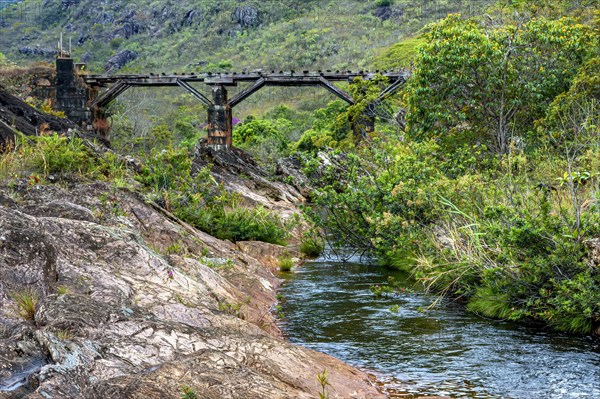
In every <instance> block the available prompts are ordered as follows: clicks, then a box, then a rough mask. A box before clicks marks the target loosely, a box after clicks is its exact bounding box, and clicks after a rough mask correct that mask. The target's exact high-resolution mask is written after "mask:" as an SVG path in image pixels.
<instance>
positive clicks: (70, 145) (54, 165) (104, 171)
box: [0, 131, 124, 184]
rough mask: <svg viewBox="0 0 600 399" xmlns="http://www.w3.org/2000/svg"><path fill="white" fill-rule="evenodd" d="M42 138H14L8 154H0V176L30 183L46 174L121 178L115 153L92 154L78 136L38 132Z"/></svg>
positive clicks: (122, 171)
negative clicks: (23, 179) (23, 178)
mask: <svg viewBox="0 0 600 399" xmlns="http://www.w3.org/2000/svg"><path fill="white" fill-rule="evenodd" d="M41 134H42V135H40V136H35V137H26V136H23V135H17V137H16V141H15V143H14V144H13V148H12V151H6V152H4V153H2V154H0V161H1V162H0V176H2V177H3V178H8V177H12V178H19V177H27V178H28V179H29V182H30V184H36V183H39V182H40V181H41V180H43V179H46V178H48V177H49V176H50V175H55V177H57V176H61V175H65V174H79V175H85V176H87V177H89V178H102V179H114V178H120V177H123V175H124V167H123V165H122V164H121V163H120V162H119V160H118V159H117V157H116V156H115V154H113V153H110V152H108V153H106V154H105V155H104V156H103V157H98V156H96V155H94V154H93V153H92V152H91V150H90V149H89V148H88V147H86V145H85V143H84V141H83V140H82V139H80V138H78V137H66V136H61V135H58V134H57V133H53V132H48V131H42V132H41Z"/></svg>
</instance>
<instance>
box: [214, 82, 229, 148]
mask: <svg viewBox="0 0 600 399" xmlns="http://www.w3.org/2000/svg"><path fill="white" fill-rule="evenodd" d="M212 100H213V105H211V106H210V107H209V108H208V145H209V146H210V147H212V148H213V149H215V150H227V149H228V148H230V147H231V146H232V144H233V143H232V119H233V117H232V113H231V105H229V104H228V103H227V90H226V89H225V86H223V85H219V84H215V85H212Z"/></svg>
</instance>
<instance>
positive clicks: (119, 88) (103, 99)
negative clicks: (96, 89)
mask: <svg viewBox="0 0 600 399" xmlns="http://www.w3.org/2000/svg"><path fill="white" fill-rule="evenodd" d="M128 88H129V84H128V83H127V82H126V81H124V80H119V81H118V82H117V83H115V85H114V86H112V87H111V88H110V89H108V90H107V91H105V92H104V93H102V94H101V95H100V96H98V98H96V99H95V100H94V101H93V102H92V103H91V104H90V107H92V108H93V107H100V108H102V107H105V106H106V105H108V104H109V103H110V102H111V101H113V100H114V99H115V98H117V97H118V96H120V95H121V94H123V92H124V91H125V90H127V89H128Z"/></svg>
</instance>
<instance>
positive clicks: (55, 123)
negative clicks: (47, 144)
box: [0, 87, 77, 148]
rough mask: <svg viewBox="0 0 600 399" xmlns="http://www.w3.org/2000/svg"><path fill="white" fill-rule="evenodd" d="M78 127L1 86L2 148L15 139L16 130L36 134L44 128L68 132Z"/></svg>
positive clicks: (0, 125)
mask: <svg viewBox="0 0 600 399" xmlns="http://www.w3.org/2000/svg"><path fill="white" fill-rule="evenodd" d="M76 127H77V126H76V125H75V124H74V123H73V122H71V121H70V120H68V119H61V118H57V117H55V116H52V115H48V114H44V113H42V112H39V111H38V110H36V109H35V108H33V107H32V106H30V105H29V104H27V103H25V102H24V101H21V100H19V99H18V98H17V97H15V96H12V95H10V94H8V93H7V92H6V91H4V90H3V89H2V88H1V87H0V148H2V147H3V146H4V145H6V144H7V143H8V142H10V141H12V140H13V139H14V135H15V130H18V131H20V132H21V133H23V134H25V135H28V136H35V135H38V134H40V132H41V131H42V130H48V131H55V132H59V133H66V132H68V131H69V129H75V128H76Z"/></svg>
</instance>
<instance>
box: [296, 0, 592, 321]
mask: <svg viewBox="0 0 600 399" xmlns="http://www.w3.org/2000/svg"><path fill="white" fill-rule="evenodd" d="M517 8H518V9H519V11H520V12H521V13H522V14H513V15H514V16H515V18H504V19H502V20H496V19H495V14H492V16H491V17H489V18H488V21H487V22H486V21H484V22H482V21H480V20H476V19H473V20H470V19H464V18H459V17H457V16H449V17H447V18H445V19H444V20H442V21H440V22H439V23H436V24H433V25H431V26H429V27H428V28H426V29H425V33H424V35H423V36H422V37H421V38H422V40H424V41H425V42H424V43H423V44H422V45H420V46H419V47H418V51H417V56H416V59H415V60H414V73H413V75H412V77H411V78H410V80H409V82H408V84H407V86H406V88H405V90H404V92H403V94H402V96H401V98H400V99H398V100H397V101H398V103H397V105H406V110H407V114H406V118H405V120H406V122H407V123H406V128H405V129H404V130H402V131H400V132H399V134H398V133H397V132H396V133H394V129H396V128H397V127H393V126H390V125H389V122H388V121H386V120H385V119H383V118H378V125H377V129H376V132H375V133H374V134H372V135H371V136H370V137H362V140H363V141H360V142H357V141H356V140H354V141H353V145H352V146H341V145H339V144H338V143H339V142H338V143H334V145H332V146H331V147H333V150H330V151H329V152H328V153H327V154H326V156H325V158H324V157H323V155H321V156H320V157H314V156H312V155H311V154H314V150H315V148H314V147H307V146H305V147H300V146H296V150H297V151H302V152H303V154H304V156H305V158H303V159H304V160H305V165H306V171H307V173H308V174H309V175H310V176H312V184H313V185H314V186H315V187H316V189H315V191H314V192H313V194H312V200H313V202H314V203H315V204H316V205H317V207H316V208H309V209H307V210H306V213H307V214H308V215H309V216H310V217H311V220H313V222H314V223H316V225H317V226H319V227H320V228H321V229H323V231H324V232H325V233H326V236H327V237H328V239H331V240H333V241H334V243H333V244H334V245H335V244H339V245H350V246H353V247H355V248H357V249H358V250H360V251H362V252H365V253H370V254H373V255H375V256H377V257H378V258H379V259H380V261H381V263H382V264H385V265H388V266H393V267H397V268H400V269H403V270H407V271H410V272H411V273H413V274H414V276H415V277H416V278H417V279H418V280H420V281H421V282H422V283H423V284H424V285H425V286H426V287H427V288H428V289H430V290H433V291H436V292H440V293H443V294H447V295H452V296H455V297H460V298H462V299H463V300H464V301H465V302H466V305H467V307H468V309H470V310H471V311H473V312H476V313H479V314H482V315H485V316H488V317H494V318H502V319H508V320H515V321H516V320H530V321H531V320H533V321H538V322H542V323H545V324H548V325H550V326H552V327H554V328H556V329H559V330H563V331H570V332H576V333H590V332H591V331H593V330H594V329H595V328H597V327H598V326H599V325H600V301H599V298H600V272H599V271H598V269H597V268H592V267H590V266H589V265H588V263H587V256H588V251H587V249H586V246H585V242H586V240H589V239H592V238H597V237H598V236H600V227H599V226H600V206H599V203H600V161H599V159H600V150H599V149H600V128H599V126H600V123H599V122H600V80H598V76H600V62H599V61H598V58H597V54H598V50H599V47H598V35H597V32H598V31H597V29H596V30H594V29H592V28H591V27H590V24H592V25H593V24H597V23H598V17H596V22H593V21H591V18H590V14H589V12H587V11H586V10H584V12H583V14H581V15H582V16H581V18H580V19H579V20H575V19H569V18H555V15H556V14H557V13H558V15H560V14H561V13H560V12H557V10H559V7H549V8H547V9H545V8H540V9H538V11H537V12H536V15H535V16H531V14H529V12H528V8H527V7H525V6H524V5H523V4H519V5H518V6H517ZM504 11H506V10H504ZM513 11H514V9H513ZM573 13H577V10H575V11H573ZM486 18H487V17H486ZM584 20H585V21H586V23H581V21H584ZM550 54H551V55H552V56H550ZM360 84H361V83H360V82H359V85H358V86H357V87H358V89H355V90H359V92H360V91H362V93H367V94H365V95H364V97H363V101H362V104H364V103H365V102H366V103H368V101H369V98H370V97H369V94H368V92H369V90H368V89H365V88H363V89H360ZM376 84H377V83H376V82H375V83H371V85H372V86H376ZM360 106H361V102H360V101H359V104H357V109H360ZM343 112H346V113H348V114H350V116H352V109H350V108H346V109H345V111H343ZM340 114H341V113H340ZM390 127H393V128H394V129H390ZM316 136H317V135H316ZM398 138H399V139H400V140H398ZM355 139H356V138H355ZM301 140H302V139H301ZM365 140H366V141H365ZM366 143H368V145H366ZM303 150H304V151H303ZM322 150H324V148H321V151H322ZM342 150H343V151H342ZM323 159H326V162H323ZM372 291H373V293H374V295H376V296H383V295H390V294H394V293H395V288H394V287H393V286H392V285H390V284H386V285H381V286H374V287H372Z"/></svg>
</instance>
